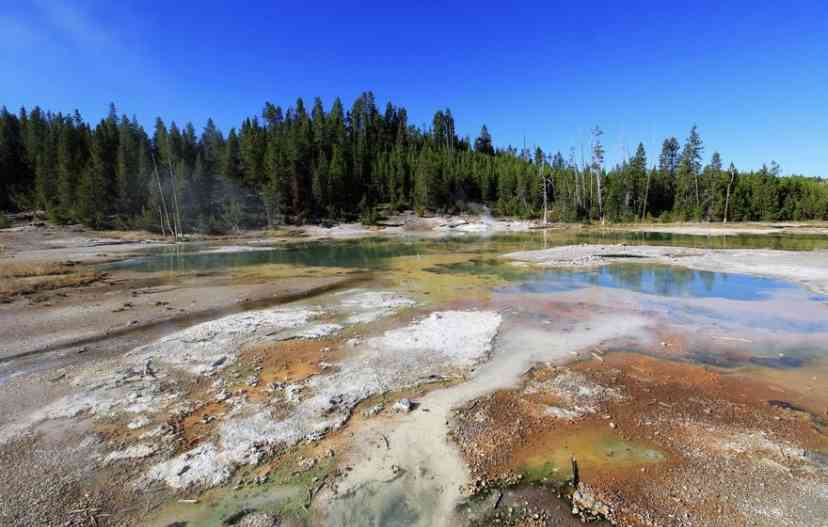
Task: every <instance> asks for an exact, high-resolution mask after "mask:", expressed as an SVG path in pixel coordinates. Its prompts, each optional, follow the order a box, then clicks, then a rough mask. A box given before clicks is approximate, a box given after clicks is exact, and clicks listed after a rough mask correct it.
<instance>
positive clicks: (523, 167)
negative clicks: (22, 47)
mask: <svg viewBox="0 0 828 527" xmlns="http://www.w3.org/2000/svg"><path fill="white" fill-rule="evenodd" d="M600 135H601V133H600V130H599V129H598V128H597V127H596V128H595V131H594V136H593V142H592V145H591V150H592V151H591V159H587V160H585V159H584V154H583V152H582V153H581V162H580V164H578V163H577V162H576V157H575V149H573V150H572V151H571V153H570V155H569V156H568V159H566V160H565V159H564V157H563V156H562V155H561V154H560V153H556V154H551V155H548V154H545V153H544V152H543V151H542V150H541V149H540V148H534V150H529V149H524V150H522V151H518V150H516V149H514V148H512V147H509V148H505V149H495V147H494V144H493V141H492V136H491V134H490V133H489V131H488V129H487V128H486V126H483V127H482V129H481V131H480V135H479V137H477V138H476V140H475V141H474V143H473V145H472V144H470V141H469V140H468V139H463V138H460V137H458V136H457V133H456V130H455V124H454V117H453V116H452V113H451V110H449V109H445V110H440V111H438V112H436V113H435V114H434V117H433V119H432V120H431V127H430V128H429V129H427V130H423V129H420V128H417V127H414V126H410V125H409V124H408V115H407V112H406V110H405V109H404V108H401V107H398V106H395V105H393V104H391V103H388V104H386V105H385V107H384V110H383V111H382V112H381V111H379V109H378V108H377V105H376V102H375V99H374V95H373V94H372V93H370V92H366V93H363V94H362V95H360V96H359V97H358V98H357V99H356V100H355V101H354V102H353V104H352V105H351V108H350V110H349V111H347V112H346V111H345V107H344V106H343V104H342V101H341V100H340V99H338V98H337V99H336V100H334V102H333V104H332V105H331V107H330V109H329V110H328V111H326V110H325V107H324V104H323V102H322V101H321V100H320V99H319V98H316V99H315V100H314V102H313V107H312V108H311V110H310V112H308V111H307V110H306V108H305V104H304V101H303V100H302V99H298V100H297V101H296V104H295V105H294V106H293V107H291V108H288V109H287V110H286V111H283V110H282V108H281V107H279V106H274V105H273V104H271V103H266V104H265V107H264V109H263V111H262V114H261V115H260V116H253V117H250V118H247V119H245V120H244V121H243V122H242V123H241V126H240V127H239V128H238V130H237V129H235V128H234V129H231V130H230V133H229V134H228V135H227V137H226V138H225V137H224V136H223V135H222V133H221V132H220V131H219V130H218V129H217V127H216V126H215V124H214V123H213V121H212V120H208V122H207V124H206V126H205V127H204V129H203V130H202V131H201V133H200V135H199V134H197V132H196V130H195V127H194V126H193V125H192V124H190V123H187V124H186V125H185V126H184V127H183V129H182V128H179V126H178V125H177V124H176V123H174V122H173V123H170V125H169V127H168V126H167V125H166V124H165V123H164V121H162V120H161V119H160V118H159V119H157V120H156V122H155V126H154V129H153V131H152V135H151V136H150V135H148V134H147V133H146V132H145V131H144V129H143V128H142V127H141V126H140V125H139V124H138V123H137V121H136V119H135V118H134V117H133V118H131V119H128V118H127V117H126V116H120V117H119V116H118V115H117V113H116V110H115V107H114V106H111V107H110V112H109V115H108V116H107V117H106V118H105V119H103V120H101V121H100V122H99V123H98V124H97V125H96V126H95V127H94V129H93V128H92V127H90V125H88V124H87V123H85V122H84V121H83V120H82V119H81V117H80V115H78V114H77V112H76V113H75V114H74V115H72V116H68V115H62V114H60V113H58V114H52V113H48V112H44V111H43V110H41V109H40V108H37V107H35V108H33V109H32V110H31V112H28V113H27V112H26V111H25V110H21V111H20V114H19V115H15V114H12V113H10V112H8V111H7V110H6V109H5V108H3V109H2V110H0V209H2V210H11V211H13V210H20V209H35V208H37V209H45V210H46V211H47V212H48V214H49V216H50V218H52V219H53V220H55V221H59V222H74V221H80V222H84V223H86V224H87V225H91V226H94V227H104V226H117V227H122V228H136V227H137V228H146V229H150V230H153V231H157V232H162V231H163V232H166V233H171V232H172V231H173V230H180V231H182V232H195V231H200V232H205V233H218V232H225V231H228V230H239V229H242V228H248V227H257V226H263V225H275V224H278V223H282V222H293V223H302V222H305V221H321V220H325V221H328V220H337V219H348V220H357V219H359V220H361V221H363V222H365V223H374V222H376V221H377V220H378V218H379V217H380V215H379V212H378V211H384V212H385V211H391V212H393V211H398V210H402V209H406V208H413V209H415V210H416V211H417V213H418V214H425V213H427V212H429V211H438V212H460V211H464V210H467V208H468V204H469V203H481V204H486V205H488V206H489V207H490V208H491V209H492V210H494V212H496V213H497V214H501V215H514V216H521V217H528V218H539V217H541V216H542V214H543V203H544V188H545V190H546V198H547V206H548V210H549V218H550V219H551V220H553V221H573V222H574V221H597V220H601V219H606V220H607V221H616V222H618V221H639V220H641V219H647V218H659V219H665V220H672V219H677V220H679V219H700V220H709V221H723V220H724V219H725V217H726V218H727V219H728V220H732V221H747V220H765V221H776V220H806V219H828V184H826V182H825V181H822V180H819V179H813V178H805V177H802V176H792V177H780V170H779V167H778V165H776V164H775V163H772V164H771V166H770V167H769V168H768V167H763V168H762V169H761V170H759V171H756V172H743V173H739V172H737V171H736V169H735V168H733V167H732V165H731V168H730V169H728V170H723V169H722V161H721V156H720V155H719V154H718V153H714V154H713V156H712V158H711V160H710V163H709V164H708V165H707V166H705V167H704V168H702V154H703V146H702V141H701V138H700V136H699V134H698V131H697V129H696V127H693V128H692V129H691V131H690V134H689V137H688V139H687V142H686V144H685V145H684V147H683V148H682V147H681V146H680V145H679V142H678V141H677V140H676V139H675V138H669V139H667V140H665V141H664V143H663V145H662V150H661V153H660V155H659V157H658V166H651V167H648V166H647V154H646V152H645V150H644V145H642V144H639V145H638V148H637V149H636V151H635V154H634V155H633V156H632V157H631V158H629V159H625V160H623V161H622V162H621V163H620V164H619V165H617V166H615V167H613V168H611V169H607V168H605V167H604V159H603V156H604V149H603V147H602V145H601V142H600Z"/></svg>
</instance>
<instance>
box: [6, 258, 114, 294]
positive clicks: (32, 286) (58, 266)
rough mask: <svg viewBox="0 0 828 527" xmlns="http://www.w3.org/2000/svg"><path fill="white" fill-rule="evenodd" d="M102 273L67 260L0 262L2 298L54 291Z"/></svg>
mask: <svg viewBox="0 0 828 527" xmlns="http://www.w3.org/2000/svg"><path fill="white" fill-rule="evenodd" d="M100 277H101V275H100V274H99V273H97V272H96V271H94V270H89V269H83V268H76V267H74V266H73V265H70V264H64V263H54V262H46V263H14V262H7V263H3V264H0V300H6V301H8V300H10V299H11V298H12V297H14V296H18V295H30V294H33V293H39V292H45V291H51V290H54V289H60V288H63V287H80V286H84V285H88V284H91V283H92V282H94V281H96V280H98V279H99V278H100Z"/></svg>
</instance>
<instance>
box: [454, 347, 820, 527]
mask: <svg viewBox="0 0 828 527" xmlns="http://www.w3.org/2000/svg"><path fill="white" fill-rule="evenodd" d="M673 342H676V341H673ZM602 358H603V360H599V359H592V360H586V361H582V362H580V363H577V364H575V365H573V366H572V368H571V370H572V371H575V372H579V373H583V374H584V375H585V376H586V377H587V378H588V379H589V380H590V381H592V382H594V383H597V384H598V385H601V386H605V387H610V388H612V389H615V390H616V391H617V392H618V393H620V394H621V396H622V397H621V398H620V399H609V400H606V401H603V402H602V403H600V405H599V407H598V408H596V411H595V412H594V413H588V414H587V415H584V416H582V417H575V418H572V419H561V418H559V417H553V416H550V415H548V413H547V410H548V408H549V407H550V406H551V405H556V404H559V403H560V402H561V401H560V400H559V398H558V397H557V396H556V395H555V394H552V393H526V390H525V389H524V387H521V388H517V389H513V390H503V391H499V392H496V393H494V394H492V395H491V396H488V397H485V398H481V399H478V400H476V401H474V402H472V403H470V404H469V405H467V406H465V407H464V408H462V409H461V410H459V411H458V413H457V415H456V417H455V419H454V421H453V423H452V435H453V437H454V439H455V441H456V442H457V444H458V446H459V448H460V449H461V451H462V452H463V454H464V456H465V458H466V460H467V461H468V463H469V465H470V467H471V469H472V472H473V474H474V475H475V476H476V477H477V478H480V479H482V480H484V481H490V480H503V479H505V478H506V477H508V476H509V475H512V474H515V473H519V474H522V476H523V477H524V479H525V480H527V479H528V480H530V481H535V482H542V481H555V480H557V481H558V482H563V481H565V480H567V479H569V478H571V477H572V472H571V465H570V462H569V461H570V458H571V457H575V458H576V460H577V461H578V467H579V472H580V481H581V489H582V490H583V492H584V493H587V494H589V495H590V496H592V497H595V498H597V499H598V500H599V501H601V502H602V503H604V504H606V505H608V506H609V508H610V510H611V511H612V512H611V515H612V519H613V520H615V521H617V522H619V523H620V524H622V525H651V524H657V525H748V524H757V523H758V524H760V525H762V524H766V525H803V524H808V523H807V518H808V514H816V513H817V511H814V512H812V513H809V512H808V510H811V509H813V507H814V506H816V507H817V508H819V507H820V504H822V506H823V507H824V506H825V504H824V499H821V498H820V492H822V491H821V490H819V491H814V492H813V493H812V494H808V492H803V491H802V490H800V489H812V488H816V489H826V488H828V481H826V480H828V478H827V477H826V475H825V466H824V465H825V463H826V462H825V457H824V456H825V452H828V437H827V436H826V430H825V428H824V426H825V425H824V423H823V422H822V419H821V418H820V415H819V408H817V407H815V405H818V404H819V403H820V401H819V399H820V398H819V397H815V396H814V394H813V393H812V391H809V390H806V389H805V388H807V386H805V385H803V384H802V383H800V384H799V385H797V383H795V382H793V381H792V380H791V378H793V377H795V375H796V374H794V373H792V372H790V371H789V372H786V373H784V374H782V373H780V374H775V375H770V374H767V375H766V376H764V377H763V376H755V377H753V376H748V375H746V374H734V373H730V372H723V371H720V370H713V369H711V368H708V367H703V366H699V365H694V364H689V363H684V362H674V361H670V360H665V359H661V358H655V357H651V356H645V355H641V354H638V353H610V354H607V355H604V356H603V357H602ZM565 371H567V370H566V369H565V368H546V367H541V368H537V369H534V370H533V371H531V372H529V373H528V374H527V376H526V382H527V385H528V384H529V383H530V382H531V381H533V380H536V381H542V380H549V379H552V378H554V377H555V376H556V375H560V374H561V373H562V372H565ZM799 375H800V376H804V375H806V374H805V373H800V374H799ZM769 377H770V378H769ZM823 397H828V394H825V395H824V396H823ZM769 401H775V402H774V403H773V404H769ZM779 401H784V402H785V403H789V404H791V405H793V406H794V408H793V409H791V407H785V405H781V404H779ZM823 408H824V407H823ZM822 411H823V412H824V410H822ZM768 500H770V502H769V501H768ZM820 500H821V501H820ZM768 503H775V504H780V503H781V504H782V505H780V506H779V507H781V509H782V512H781V513H780V512H779V510H777V509H773V508H771V507H769V506H768V505H767V504H768ZM779 507H777V508H779ZM809 508H810V509H809ZM774 515H779V516H778V517H776V516H774ZM803 521H805V522H806V523H802V522H803Z"/></svg>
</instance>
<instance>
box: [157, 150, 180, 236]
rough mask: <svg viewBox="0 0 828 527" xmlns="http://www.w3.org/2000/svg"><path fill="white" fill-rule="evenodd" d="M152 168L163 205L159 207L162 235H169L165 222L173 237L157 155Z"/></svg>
mask: <svg viewBox="0 0 828 527" xmlns="http://www.w3.org/2000/svg"><path fill="white" fill-rule="evenodd" d="M152 166H153V168H154V170H155V181H156V182H157V183H158V195H159V197H160V199H161V204H160V205H159V207H158V212H159V214H160V215H161V233H162V234H163V235H164V236H165V237H166V236H167V233H166V230H165V228H164V220H166V222H167V227H169V231H170V234H171V235H172V234H173V230H172V226H171V225H170V213H169V212H168V211H167V200H166V198H164V187H163V186H162V185H161V176H160V174H159V173H158V163H156V161H155V154H153V155H152ZM176 239H177V237H176Z"/></svg>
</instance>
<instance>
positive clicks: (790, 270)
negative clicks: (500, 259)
mask: <svg viewBox="0 0 828 527" xmlns="http://www.w3.org/2000/svg"><path fill="white" fill-rule="evenodd" d="M504 258H507V259H510V260H513V261H515V262H522V263H524V264H532V265H537V266H539V267H565V268H592V267H598V266H602V265H607V264H610V263H614V262H637V263H641V264H647V263H650V264H652V263H658V264H669V265H678V266H682V267H687V268H690V269H697V270H701V271H712V272H730V273H743V274H754V275H762V276H770V277H774V278H780V279H783V280H788V281H791V282H795V283H799V284H802V285H804V286H806V287H808V288H810V289H812V290H814V291H817V292H819V293H823V294H826V293H828V251H802V252H797V251H770V250H727V249H722V250H707V249H691V248H680V247H656V246H647V245H638V246H627V245H568V246H563V247H555V248H551V249H543V250H537V251H523V252H515V253H509V254H506V255H505V256H504Z"/></svg>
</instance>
